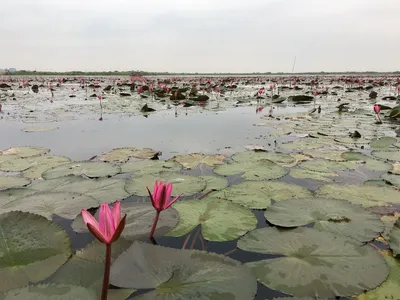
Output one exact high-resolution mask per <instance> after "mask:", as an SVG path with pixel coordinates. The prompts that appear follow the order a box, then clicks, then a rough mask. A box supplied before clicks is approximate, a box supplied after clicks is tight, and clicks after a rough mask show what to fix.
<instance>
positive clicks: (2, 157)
mask: <svg viewBox="0 0 400 300" xmlns="http://www.w3.org/2000/svg"><path fill="white" fill-rule="evenodd" d="M17 158H19V157H18V156H17V155H2V154H1V152H0V164H2V163H3V162H6V161H10V160H13V159H17Z"/></svg>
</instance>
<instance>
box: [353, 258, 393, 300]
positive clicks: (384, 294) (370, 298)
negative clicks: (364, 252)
mask: <svg viewBox="0 0 400 300" xmlns="http://www.w3.org/2000/svg"><path fill="white" fill-rule="evenodd" d="M383 256H384V258H385V260H386V263H387V264H388V265H389V268H390V273H389V277H388V278H387V279H386V281H385V282H384V283H382V284H381V285H380V286H378V287H377V288H376V289H374V290H372V291H369V292H367V293H365V294H362V295H360V296H358V298H357V299H358V300H388V299H393V300H397V299H400V298H399V291H400V259H395V258H393V257H392V256H391V255H389V254H384V255H383Z"/></svg>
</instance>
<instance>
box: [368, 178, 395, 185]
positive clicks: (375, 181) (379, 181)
mask: <svg viewBox="0 0 400 300" xmlns="http://www.w3.org/2000/svg"><path fill="white" fill-rule="evenodd" d="M363 185H376V186H388V185H390V184H388V183H387V182H386V181H384V180H374V179H371V180H365V181H364V182H363Z"/></svg>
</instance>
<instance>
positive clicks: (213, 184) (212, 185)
mask: <svg viewBox="0 0 400 300" xmlns="http://www.w3.org/2000/svg"><path fill="white" fill-rule="evenodd" d="M200 178H202V179H204V180H205V181H206V182H207V187H206V188H205V189H206V190H207V191H219V190H223V189H224V188H226V187H227V186H228V185H229V182H228V180H227V179H226V178H223V177H216V176H200Z"/></svg>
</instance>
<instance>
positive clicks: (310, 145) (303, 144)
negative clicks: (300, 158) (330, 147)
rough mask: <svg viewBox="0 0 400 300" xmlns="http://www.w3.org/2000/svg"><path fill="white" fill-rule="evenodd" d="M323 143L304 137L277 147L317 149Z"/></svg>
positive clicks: (299, 149) (296, 149)
mask: <svg viewBox="0 0 400 300" xmlns="http://www.w3.org/2000/svg"><path fill="white" fill-rule="evenodd" d="M323 146H324V144H322V143H318V142H316V141H315V139H310V140H308V139H305V140H300V141H297V142H292V143H286V144H282V145H280V147H279V148H281V149H285V150H295V151H298V152H300V151H303V150H310V149H317V148H321V147H323Z"/></svg>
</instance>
